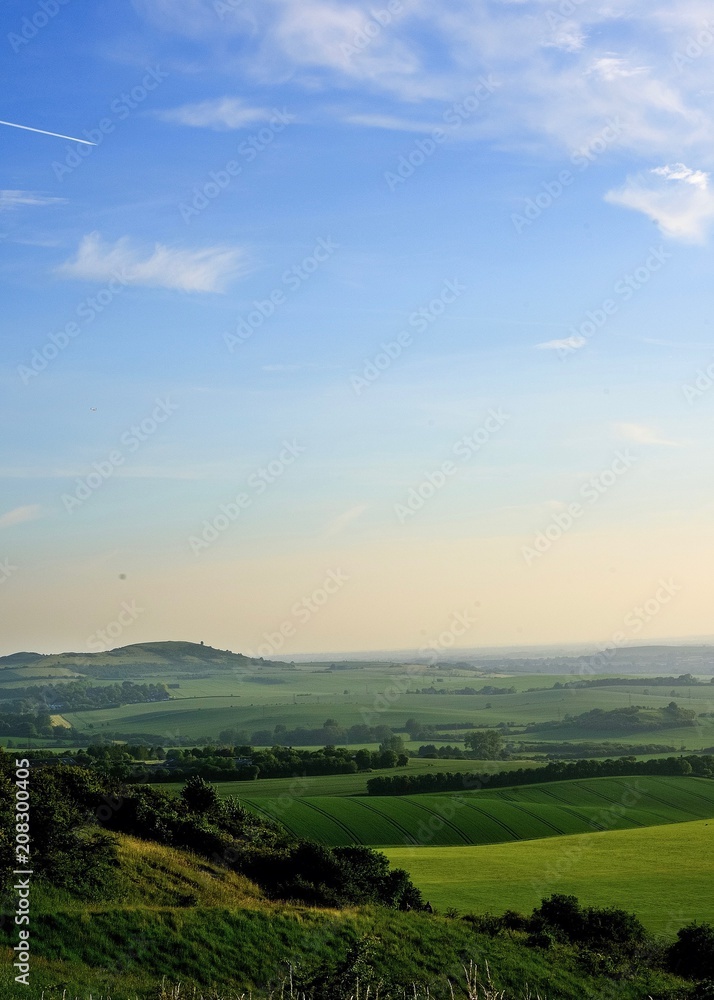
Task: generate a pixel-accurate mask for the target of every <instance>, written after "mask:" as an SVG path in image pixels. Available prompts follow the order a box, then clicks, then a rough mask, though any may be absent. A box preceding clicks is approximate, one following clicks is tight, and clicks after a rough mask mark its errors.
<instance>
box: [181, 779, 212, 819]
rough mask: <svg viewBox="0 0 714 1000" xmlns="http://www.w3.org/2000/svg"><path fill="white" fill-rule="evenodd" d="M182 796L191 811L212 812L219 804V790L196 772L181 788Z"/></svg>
mask: <svg viewBox="0 0 714 1000" xmlns="http://www.w3.org/2000/svg"><path fill="white" fill-rule="evenodd" d="M181 798H182V799H183V801H184V802H185V803H186V805H187V806H188V808H189V809H190V810H191V812H195V813H207V812H211V811H212V810H213V809H215V807H216V806H217V805H218V801H219V800H218V792H217V791H216V788H215V785H211V784H210V783H209V782H208V781H206V780H205V779H204V778H201V777H199V775H197V774H194V775H193V776H192V777H190V778H189V779H188V781H187V782H186V784H185V785H184V786H183V788H182V789H181Z"/></svg>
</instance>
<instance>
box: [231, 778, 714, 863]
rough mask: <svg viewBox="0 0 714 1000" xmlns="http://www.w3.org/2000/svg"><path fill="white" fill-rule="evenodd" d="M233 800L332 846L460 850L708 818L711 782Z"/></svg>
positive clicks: (561, 784) (627, 781)
mask: <svg viewBox="0 0 714 1000" xmlns="http://www.w3.org/2000/svg"><path fill="white" fill-rule="evenodd" d="M240 791H241V792H242V791H243V789H240ZM239 797H240V800H241V802H242V803H243V804H244V805H246V806H247V807H248V808H250V809H252V810H254V811H256V812H258V813H259V814H261V815H263V816H265V817H268V818H270V819H273V820H276V821H277V822H279V823H281V824H282V825H283V826H285V827H286V828H287V829H288V830H289V831H290V832H291V833H293V834H295V835H296V836H298V837H309V838H311V839H313V840H317V841H319V842H320V843H322V844H327V845H329V846H333V847H335V846H340V845H348V844H369V845H371V846H374V847H389V846H394V847H396V846H401V845H412V846H423V845H429V846H433V847H456V846H462V847H463V846H467V845H476V844H499V843H506V842H509V841H517V840H538V839H541V838H544V837H560V836H567V835H571V834H578V833H593V832H597V831H602V830H626V829H632V828H635V829H637V828H642V827H649V826H659V825H662V824H666V823H684V822H690V821H692V820H699V819H710V818H714V781H708V780H707V779H704V778H679V777H649V776H647V777H643V776H640V777H633V778H587V779H583V780H581V781H558V782H549V783H547V784H541V785H525V786H520V787H514V788H499V789H493V790H488V789H482V790H481V791H477V792H464V793H454V794H450V793H444V792H442V793H441V794H435V795H403V796H374V797H370V796H344V797H341V796H334V795H333V796H304V797H302V798H293V797H291V796H289V795H284V796H282V797H280V798H269V797H267V796H266V797H262V796H248V797H245V796H244V795H242V794H240V795H239Z"/></svg>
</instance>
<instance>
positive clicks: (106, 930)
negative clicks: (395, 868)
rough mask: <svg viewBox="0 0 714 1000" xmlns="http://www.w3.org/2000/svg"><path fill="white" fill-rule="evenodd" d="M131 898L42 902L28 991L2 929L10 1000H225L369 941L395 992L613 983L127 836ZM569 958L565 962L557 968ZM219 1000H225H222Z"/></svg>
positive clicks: (53, 896) (434, 922)
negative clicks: (165, 999)
mask: <svg viewBox="0 0 714 1000" xmlns="http://www.w3.org/2000/svg"><path fill="white" fill-rule="evenodd" d="M119 841H120V850H119V859H120V863H121V873H122V882H123V887H124V888H123V893H122V895H121V897H120V898H118V899H114V900H111V901H106V902H105V901H96V902H91V903H88V902H87V901H82V900H78V899H76V898H73V896H72V895H71V894H70V893H69V892H64V891H63V892H60V891H58V890H54V891H52V890H42V889H41V888H40V886H39V885H37V886H36V887H35V891H34V896H33V899H34V904H33V905H34V914H33V926H32V949H33V952H32V953H33V960H32V985H31V986H30V987H29V988H28V987H25V986H15V984H14V983H13V980H12V972H11V969H10V962H11V958H10V950H9V947H8V946H9V945H10V944H12V943H14V932H13V930H12V928H8V927H5V928H3V929H2V931H1V932H0V935H1V936H0V952H2V958H3V961H2V962H0V996H2V997H3V1000H19V998H23V1000H40V998H41V997H43V998H44V1000H60V998H62V996H63V991H64V990H65V989H66V991H67V992H66V996H65V1000H73V998H74V997H75V996H78V997H80V998H81V1000H89V997H90V996H92V997H94V1000H98V998H99V997H109V996H111V997H112V998H113V1000H128V998H131V1000H134V998H141V1000H149V998H151V1000H153V998H155V997H156V996H157V988H158V986H159V984H160V983H161V981H162V979H163V978H164V977H165V981H166V983H178V982H181V983H182V984H183V991H182V993H181V996H184V995H185V996H187V997H190V996H191V995H192V988H193V986H194V985H196V986H198V987H199V988H201V989H203V990H204V991H206V992H208V991H209V989H211V988H215V989H216V990H217V991H218V995H224V994H225V993H227V992H228V991H229V990H230V991H232V990H237V991H242V990H244V989H249V988H250V987H252V986H257V987H265V986H266V985H267V984H269V983H270V982H271V981H272V982H275V981H276V980H277V981H279V980H280V979H282V978H283V977H284V976H285V974H286V971H287V964H288V963H292V964H293V965H294V966H295V968H296V975H297V976H299V977H301V978H302V981H303V982H309V981H310V977H311V975H312V974H314V973H315V972H317V971H318V970H321V969H325V968H326V967H327V968H330V967H332V968H335V967H337V966H339V965H340V963H342V962H344V961H345V958H346V956H347V955H348V953H349V952H350V950H351V949H353V948H354V947H355V946H357V945H358V944H359V942H363V943H364V944H365V945H366V946H367V947H368V949H369V956H370V958H369V962H370V966H371V967H373V968H374V970H375V972H376V974H377V975H378V976H379V977H380V978H382V979H383V980H385V981H394V982H397V983H401V984H404V985H407V984H409V983H412V982H415V981H416V982H420V983H427V984H436V985H437V989H435V990H434V991H433V992H432V996H433V997H435V998H437V1000H441V998H442V997H447V996H448V991H447V990H446V989H445V978H446V977H447V976H448V977H450V978H451V979H452V980H454V981H456V980H462V978H463V973H462V965H463V963H464V962H466V963H468V961H469V960H471V959H473V960H475V961H477V962H478V964H479V966H480V967H481V969H484V967H485V965H486V963H488V965H489V967H490V969H491V972H492V975H493V978H494V982H495V984H496V985H498V986H499V987H500V988H505V989H508V990H509V993H510V992H511V991H512V995H518V996H521V995H522V994H523V993H524V992H525V986H526V984H528V985H529V986H530V987H531V989H532V990H537V991H539V993H540V995H541V996H547V998H548V1000H572V998H573V997H576V996H578V997H580V996H588V995H603V993H604V991H605V990H606V989H607V988H608V987H611V981H610V980H608V979H605V978H603V977H599V976H588V975H587V974H586V973H585V972H584V971H583V969H582V967H580V966H579V965H578V962H577V960H576V957H575V955H574V954H573V953H572V951H571V950H569V949H567V948H565V947H562V948H561V947H559V948H558V949H557V950H556V951H555V952H554V951H553V950H550V951H544V950H542V949H539V948H527V947H525V945H524V943H523V941H517V940H513V939H512V937H511V936H509V937H499V938H492V937H489V936H486V935H483V934H478V933H475V932H474V930H473V929H472V927H471V925H470V924H468V923H466V922H463V921H460V920H453V919H447V918H445V917H442V916H438V915H429V914H422V913H414V912H412V913H401V912H398V911H394V910H383V909H380V908H377V907H362V908H352V909H347V910H327V909H313V908H309V907H305V906H297V905H291V904H288V903H275V902H270V901H268V900H266V899H265V898H264V897H263V896H262V895H261V893H260V891H259V890H258V889H257V888H256V886H254V885H253V884H252V883H250V882H249V881H247V880H246V879H244V878H242V877H241V876H238V875H236V874H234V873H232V872H228V871H226V870H225V869H223V868H221V867H220V866H219V865H217V864H214V863H212V862H210V861H206V860H204V859H199V858H196V857H194V856H192V855H190V854H187V853H186V852H183V851H178V850H175V849H172V848H167V847H162V846H159V845H156V844H149V843H147V842H145V841H142V840H138V839H135V838H132V837H125V836H122V837H120V838H119ZM556 959H557V960H556ZM674 982H675V981H674V980H673V979H672V978H671V977H668V976H666V975H665V974H663V973H659V972H652V973H647V972H645V973H643V974H642V976H641V977H640V978H639V979H638V980H637V981H633V982H628V983H623V984H621V989H620V987H619V986H618V990H619V991H618V993H617V996H618V998H619V1000H645V998H646V997H647V996H649V995H657V989H656V986H657V985H665V984H669V985H672V984H673V983H674ZM210 995H211V996H213V995H214V994H213V993H211V994H210Z"/></svg>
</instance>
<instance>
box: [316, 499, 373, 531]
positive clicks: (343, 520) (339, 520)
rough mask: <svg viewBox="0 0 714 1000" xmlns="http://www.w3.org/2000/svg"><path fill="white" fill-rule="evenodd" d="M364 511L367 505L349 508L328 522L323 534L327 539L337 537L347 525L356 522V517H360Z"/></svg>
mask: <svg viewBox="0 0 714 1000" xmlns="http://www.w3.org/2000/svg"><path fill="white" fill-rule="evenodd" d="M366 510H367V504H364V503H362V504H356V505H355V506H354V507H350V508H349V510H346V511H344V512H343V513H342V514H339V515H338V516H337V517H336V518H334V519H333V520H332V521H330V523H329V524H328V525H327V528H326V529H325V534H326V535H327V536H328V537H330V536H332V535H338V534H339V533H340V532H341V531H344V530H345V528H346V527H347V526H348V525H349V524H351V523H352V522H353V521H356V520H357V518H358V517H361V516H362V515H363V514H364V512H365V511H366Z"/></svg>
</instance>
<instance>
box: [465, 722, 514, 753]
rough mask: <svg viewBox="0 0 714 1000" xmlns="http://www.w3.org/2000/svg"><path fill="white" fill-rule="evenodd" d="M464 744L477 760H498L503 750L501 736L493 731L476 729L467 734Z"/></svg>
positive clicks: (503, 745)
mask: <svg viewBox="0 0 714 1000" xmlns="http://www.w3.org/2000/svg"><path fill="white" fill-rule="evenodd" d="M464 743H465V744H466V746H467V747H468V748H469V749H470V750H472V751H473V754H474V756H475V757H476V759H477V760H499V759H500V758H501V757H502V756H503V751H504V748H505V744H504V742H503V736H502V735H501V733H499V732H497V731H496V730H495V729H478V730H476V732H474V733H468V735H467V736H466V737H465V738H464Z"/></svg>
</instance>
